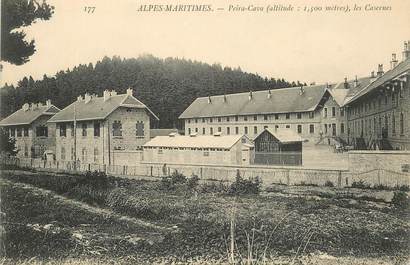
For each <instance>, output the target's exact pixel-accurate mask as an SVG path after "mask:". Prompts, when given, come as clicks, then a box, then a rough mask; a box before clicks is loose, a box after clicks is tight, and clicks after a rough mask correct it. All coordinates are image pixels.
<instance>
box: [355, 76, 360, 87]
mask: <svg viewBox="0 0 410 265" xmlns="http://www.w3.org/2000/svg"><path fill="white" fill-rule="evenodd" d="M358 86H359V80H357V75H356V76H355V78H354V87H358Z"/></svg>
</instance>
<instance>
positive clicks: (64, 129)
mask: <svg viewBox="0 0 410 265" xmlns="http://www.w3.org/2000/svg"><path fill="white" fill-rule="evenodd" d="M37 136H38V135H37ZM66 136H67V125H66V124H65V123H61V124H60V137H66Z"/></svg>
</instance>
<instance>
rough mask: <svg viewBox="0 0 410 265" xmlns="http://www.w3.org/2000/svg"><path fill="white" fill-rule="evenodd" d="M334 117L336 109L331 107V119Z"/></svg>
mask: <svg viewBox="0 0 410 265" xmlns="http://www.w3.org/2000/svg"><path fill="white" fill-rule="evenodd" d="M366 106H367V104H366ZM335 116H336V108H335V107H332V117H335Z"/></svg>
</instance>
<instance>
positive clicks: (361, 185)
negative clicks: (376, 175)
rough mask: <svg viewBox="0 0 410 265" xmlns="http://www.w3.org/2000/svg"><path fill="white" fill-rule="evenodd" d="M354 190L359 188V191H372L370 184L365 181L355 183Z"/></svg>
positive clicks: (353, 184)
mask: <svg viewBox="0 0 410 265" xmlns="http://www.w3.org/2000/svg"><path fill="white" fill-rule="evenodd" d="M352 188H358V189H370V184H367V183H366V182H364V181H363V180H359V181H353V183H352Z"/></svg>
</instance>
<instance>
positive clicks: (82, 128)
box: [81, 123, 87, 137]
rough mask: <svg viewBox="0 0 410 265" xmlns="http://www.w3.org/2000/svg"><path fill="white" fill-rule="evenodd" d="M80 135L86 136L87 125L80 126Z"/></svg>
mask: <svg viewBox="0 0 410 265" xmlns="http://www.w3.org/2000/svg"><path fill="white" fill-rule="evenodd" d="M81 135H82V136H84V137H85V136H87V123H83V124H81Z"/></svg>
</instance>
